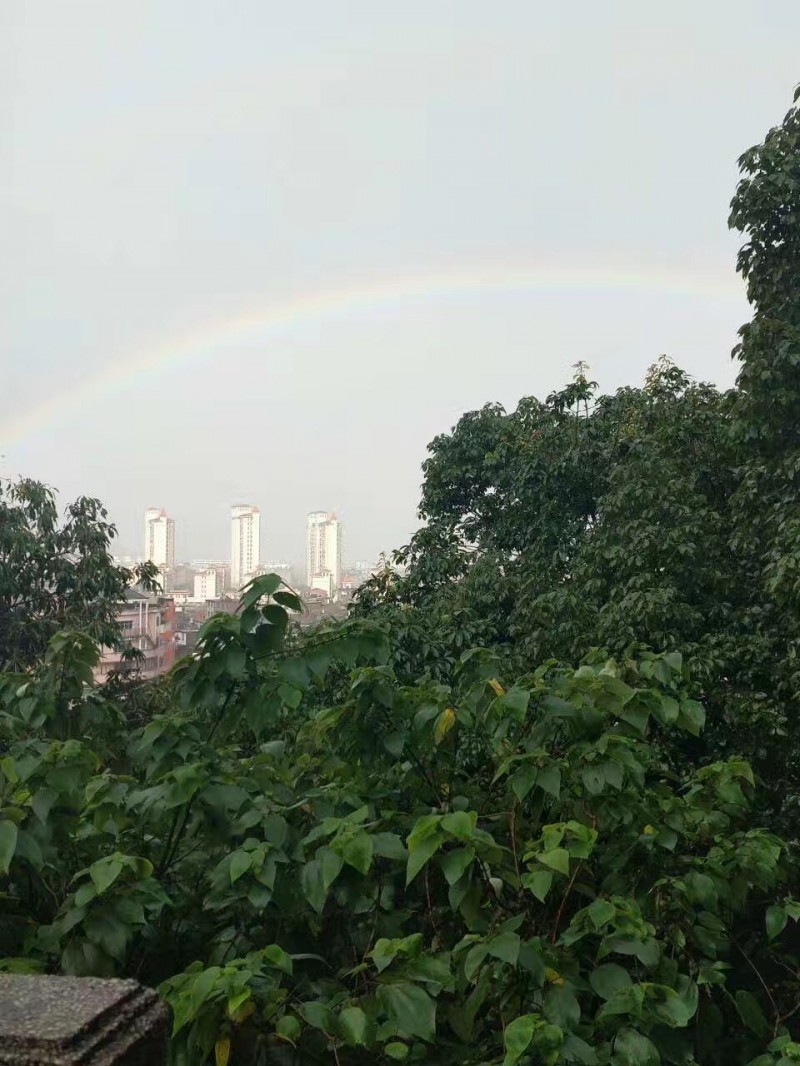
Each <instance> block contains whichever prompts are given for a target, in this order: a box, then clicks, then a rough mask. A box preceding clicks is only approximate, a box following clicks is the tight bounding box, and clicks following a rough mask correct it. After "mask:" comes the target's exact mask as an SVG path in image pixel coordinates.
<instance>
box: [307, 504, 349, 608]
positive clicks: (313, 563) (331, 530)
mask: <svg viewBox="0 0 800 1066" xmlns="http://www.w3.org/2000/svg"><path fill="white" fill-rule="evenodd" d="M341 576H342V524H341V522H340V521H339V519H338V518H337V517H336V515H335V514H329V513H328V512H327V511H311V512H310V514H309V515H308V520H307V523H306V584H307V585H308V587H309V588H313V587H314V583H315V582H314V579H315V578H316V579H320V578H325V577H330V583H329V584H330V585H332V586H333V588H332V591H333V592H335V591H336V589H337V588H338V587H339V582H340V580H341Z"/></svg>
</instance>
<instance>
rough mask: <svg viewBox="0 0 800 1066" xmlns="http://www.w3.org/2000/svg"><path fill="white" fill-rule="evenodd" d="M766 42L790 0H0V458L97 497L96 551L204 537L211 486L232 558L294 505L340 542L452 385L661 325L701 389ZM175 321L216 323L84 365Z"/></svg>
mask: <svg viewBox="0 0 800 1066" xmlns="http://www.w3.org/2000/svg"><path fill="white" fill-rule="evenodd" d="M799 41H800V4H798V3H797V0H758V2H752V3H750V2H748V3H744V2H740V0H694V2H691V3H689V2H680V0H679V2H673V3H671V4H669V5H666V4H663V3H660V2H655V0H644V2H642V0H631V2H610V0H606V2H604V3H598V2H596V0H583V2H580V0H573V2H572V3H570V4H552V3H542V2H539V0H517V2H515V0H481V2H478V0H452V2H451V0H403V2H402V3H400V2H391V3H390V2H388V0H360V2H356V0H316V2H310V0H305V2H304V0H296V2H294V3H292V4H286V3H279V2H272V0H236V2H231V0H218V2H216V0H136V2H135V3H134V2H133V0H126V2H123V0H97V2H87V0H70V2H69V3H65V2H64V0H0V99H1V100H2V104H1V105H0V106H2V109H3V113H2V120H1V122H0V126H1V128H2V140H0V194H1V196H2V201H1V203H0V234H1V235H2V236H0V241H1V242H2V257H0V262H1V263H2V281H1V283H0V323H2V326H1V327H0V368H2V389H0V419H1V420H2V424H0V452H3V453H5V455H6V458H5V459H4V460H3V467H4V473H6V474H8V473H11V474H13V473H20V474H25V475H30V476H35V477H38V478H42V479H44V480H46V481H48V482H50V483H51V484H53V485H55V486H56V487H58V488H59V490H60V492H61V496H62V499H63V500H65V501H66V500H67V499H69V498H71V497H73V496H75V495H77V494H79V493H88V494H92V495H97V496H100V497H101V498H102V499H103V500H104V501H105V502H106V503H107V505H108V507H109V509H110V511H111V513H112V516H113V518H114V519H115V520H116V521H117V523H118V525H119V528H120V533H121V537H120V544H121V547H122V548H123V549H127V550H138V549H139V547H140V544H139V540H140V536H141V534H140V525H141V518H142V515H143V512H144V509H145V508H146V507H147V506H161V507H165V508H167V510H168V511H169V512H170V513H171V514H172V515H173V516H174V517H175V519H176V520H177V523H178V529H177V543H178V553H179V555H181V556H182V557H192V556H201V555H212V554H224V553H225V552H226V551H227V547H228V528H229V523H228V507H229V505H230V504H231V503H233V502H237V501H240V500H246V501H248V502H254V503H257V504H259V506H260V507H261V509H262V543H263V549H262V555H263V556H264V557H265V558H271V559H275V558H287V557H288V558H289V559H292V560H297V559H299V558H300V557H301V556H302V537H303V527H304V516H305V513H306V511H308V510H312V509H318V508H329V509H332V510H334V509H335V510H337V511H338V512H339V514H340V516H341V517H342V519H343V521H344V523H345V530H346V556H347V557H348V558H349V559H355V558H362V557H368V558H371V557H373V556H375V555H376V553H377V552H378V551H380V550H382V549H388V548H391V547H393V546H396V545H397V544H399V543H401V542H403V540H404V539H405V538H406V537H407V536H408V534H409V533H410V532H411V531H412V530H413V528H414V527H415V516H414V512H415V508H416V504H417V500H418V487H419V482H420V470H419V465H420V462H421V460H422V459H423V458H424V454H425V445H426V444H427V442H428V441H429V440H430V439H431V438H432V437H433V436H434V435H435V434H437V433H439V432H442V431H444V430H446V429H448V428H449V427H450V426H451V425H452V424H453V422H454V421H455V420H456V418H457V417H458V415H459V414H460V413H461V412H462V411H464V410H467V409H470V408H473V407H476V406H479V405H481V404H482V403H484V402H487V401H489V400H500V401H502V402H503V403H505V404H507V405H509V406H511V405H514V404H515V403H516V401H517V400H518V399H519V397H520V396H522V395H528V394H531V393H534V394H546V393H547V392H549V391H550V390H552V389H553V388H555V387H557V386H559V385H560V384H561V383H563V382H564V381H565V380H566V379H567V378H568V377H569V375H570V373H571V370H570V367H571V364H573V363H574V362H575V361H576V360H578V359H586V360H588V361H589V363H590V364H591V366H592V370H593V374H594V376H595V377H597V378H598V379H599V381H600V383H601V385H602V386H603V387H604V388H607V389H611V388H615V387H617V386H618V385H620V384H624V383H630V382H636V381H639V380H640V379H641V377H642V375H643V373H644V371H645V368H646V367H647V365H648V364H649V363H650V362H652V361H653V359H654V358H655V357H657V356H658V355H659V354H660V353H661V352H664V351H666V352H668V353H670V354H671V355H673V356H674V357H675V358H676V359H677V361H678V362H679V363H681V364H682V365H683V366H685V367H686V368H687V369H688V370H689V371H691V372H692V373H694V374H695V375H697V376H699V377H703V378H705V379H710V380H713V381H716V382H717V383H719V384H730V383H731V382H732V380H733V376H734V370H733V367H732V366H731V363H730V359H729V353H730V349H731V347H732V345H733V344H734V342H735V331H736V329H737V328H738V326H739V325H740V324H741V322H742V321H744V320H745V319H746V317H747V309H746V305H745V304H744V301H743V298H742V296H741V287H740V284H739V281H738V279H737V278H736V276H735V275H734V255H735V249H736V246H737V240H736V238H735V237H733V236H732V235H730V234H728V232H727V229H726V217H727V208H728V201H729V200H730V196H731V194H732V192H733V188H734V184H735V181H736V165H735V161H736V158H737V156H738V155H739V154H740V153H741V152H742V151H743V150H744V149H746V148H747V147H749V146H750V145H751V144H753V143H755V142H756V141H758V140H760V139H761V138H762V136H763V134H764V133H765V132H766V130H767V128H768V127H769V126H770V125H772V124H774V123H775V122H777V121H779V120H780V118H781V117H782V115H783V113H784V111H785V110H786V109H787V108H788V106H789V104H790V101H791V92H792V89H793V86H794V84H795V83H796V82H797V81H798V80H800V64H799V63H798V42H799ZM548 270H553V271H555V272H556V273H557V274H558V277H559V278H562V279H564V280H563V282H560V283H559V287H558V289H556V290H554V289H550V290H548V289H543V288H541V287H530V288H528V289H527V290H526V289H520V288H519V287H514V286H510V287H509V288H508V290H504V288H503V282H502V279H503V278H504V277H505V276H506V275H509V276H512V275H514V273H515V272H516V273H517V274H518V273H519V272H520V271H538V272H545V273H546V272H547V271H548ZM575 271H577V272H581V271H582V272H583V275H581V276H583V277H584V278H585V275H586V273H587V272H588V273H589V274H591V275H593V276H594V275H600V274H602V275H604V276H605V277H606V278H607V279H610V283H608V282H607V284H606V285H605V286H604V287H602V288H600V287H597V286H593V285H591V284H586V282H585V280H584V282H583V283H580V284H578V283H577V282H575V283H570V281H569V275H570V274H571V272H575ZM484 274H487V275H490V276H491V278H492V279H494V280H493V282H492V284H491V285H490V286H488V287H486V288H485V289H484V290H481V289H480V288H478V289H476V288H475V287H473V288H472V289H469V288H467V289H465V290H464V291H459V287H458V285H455V286H452V285H451V286H449V287H448V286H447V285H445V284H433V285H432V286H431V290H430V291H429V292H427V293H424V292H417V293H416V294H413V293H412V294H411V295H409V293H408V291H407V289H408V284H409V283H410V282H413V279H415V278H418V277H420V276H423V275H425V276H436V277H438V276H453V275H457V276H458V277H475V276H479V275H484ZM631 275H634V276H635V277H637V278H638V279H639V280H638V281H636V282H635V283H633V284H632V283H631V282H630V276H631ZM615 277H621V278H622V280H621V281H616V282H615V281H614V280H613V279H614V278H615ZM376 284H379V285H380V286H381V288H382V291H383V293H384V297H383V298H382V299H381V300H380V301H372V302H371V301H369V300H366V299H361V300H360V301H358V300H356V301H351V303H350V304H349V305H347V306H344V307H343V309H342V310H341V311H340V312H339V313H337V314H332V315H331V314H327V315H322V316H320V315H316V316H314V315H310V314H309V315H307V316H299V317H298V316H295V318H294V319H293V321H292V322H290V323H288V324H284V325H283V327H282V328H281V329H278V330H274V329H273V330H270V329H267V328H266V327H259V326H256V327H255V328H251V329H250V330H248V331H244V332H240V333H236V332H235V331H234V332H228V333H226V332H225V330H224V328H221V327H223V326H224V324H225V323H226V322H228V321H235V320H238V319H241V318H242V317H243V316H247V317H249V318H250V319H256V320H257V319H259V317H260V316H261V317H263V316H264V315H266V314H267V313H268V312H269V311H270V309H271V308H275V307H278V308H280V307H282V306H284V305H286V303H287V301H293V300H297V299H298V298H300V299H308V302H309V306H311V305H314V301H315V300H317V299H318V297H321V296H324V294H326V293H336V292H339V291H344V290H353V289H359V288H363V287H369V286H371V285H376ZM403 284H405V285H406V291H405V295H402V294H401V295H400V296H398V297H397V298H392V297H391V293H392V292H393V290H394V288H395V286H396V287H397V288H398V290H399V289H401V288H402V285H403ZM681 288H682V289H683V290H684V291H682V292H681V291H676V289H681ZM332 299H333V302H334V303H335V297H334V298H332ZM315 306H316V305H315ZM188 335H192V336H195V337H200V338H203V337H206V336H211V337H216V338H220V337H221V338H222V339H221V340H215V341H214V343H212V344H205V345H204V344H203V343H198V344H197V346H196V347H197V352H196V354H195V353H193V352H192V351H189V352H184V353H183V354H184V357H183V358H182V359H181V360H179V361H173V362H169V361H168V362H167V363H166V364H164V365H163V366H162V369H161V370H160V371H154V370H153V369H147V370H146V372H143V373H142V374H140V375H139V376H138V377H137V376H136V375H131V374H130V372H128V376H127V377H126V379H125V381H124V382H123V383H122V384H121V385H118V387H116V388H115V389H112V390H111V391H109V392H108V394H107V395H106V396H103V395H102V389H100V390H98V388H97V387H94V388H93V387H92V381H94V380H95V379H97V378H98V376H100V378H101V380H104V379H103V375H106V377H108V375H109V373H116V367H117V364H119V366H125V367H128V368H130V367H131V366H135V365H136V362H137V359H138V358H139V356H140V354H141V360H142V364H143V365H145V366H147V365H148V364H147V360H148V357H149V355H150V354H151V353H152V352H154V351H156V350H164V351H167V352H169V351H170V350H171V349H172V348H173V347H175V346H177V345H178V344H179V342H180V341H181V339H182V338H186V337H187V336H188ZM84 386H85V397H86V398H85V399H84V400H83V402H81V403H78V402H76V401H75V395H74V393H75V389H76V387H78V389H79V392H80V395H84V392H83V390H84ZM71 390H72V391H71ZM70 396H72V399H69V397H70ZM62 397H64V398H65V401H64V403H63V404H61V398H62ZM48 401H50V403H49V405H48ZM67 401H69V402H67ZM43 403H44V404H45V407H44V408H43V409H42V410H41V411H39V409H40V408H41V407H42V404H43ZM37 411H38V413H37ZM3 427H5V429H4V428H3ZM20 427H22V428H20Z"/></svg>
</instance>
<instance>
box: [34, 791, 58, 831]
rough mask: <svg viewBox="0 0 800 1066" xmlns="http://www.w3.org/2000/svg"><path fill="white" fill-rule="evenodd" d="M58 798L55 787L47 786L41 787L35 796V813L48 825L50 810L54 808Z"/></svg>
mask: <svg viewBox="0 0 800 1066" xmlns="http://www.w3.org/2000/svg"><path fill="white" fill-rule="evenodd" d="M57 799H58V793H57V792H56V791H55V789H52V788H47V787H45V788H40V789H39V791H38V792H37V793H36V795H35V796H34V797H33V802H32V803H31V807H32V808H33V813H34V814H35V815H36V817H37V818H38V819H39V821H40V822H41V823H42V825H46V823H47V819H48V816H49V814H50V811H51V810H52V807H53V804H54V803H55V801H56V800H57Z"/></svg>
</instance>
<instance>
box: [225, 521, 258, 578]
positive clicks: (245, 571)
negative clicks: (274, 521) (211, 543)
mask: <svg viewBox="0 0 800 1066" xmlns="http://www.w3.org/2000/svg"><path fill="white" fill-rule="evenodd" d="M260 559H261V513H260V511H259V510H258V508H257V507H254V506H253V505H252V504H250V503H240V504H237V505H236V506H235V507H231V588H233V589H234V590H235V591H237V592H238V590H239V589H240V588H241V587H242V585H244V584H245V583H246V582H247V580H248V578H249V577H250V575H251V574H252V573H253V571H254V570H255V569H256V567H257V566H258V564H259V561H260Z"/></svg>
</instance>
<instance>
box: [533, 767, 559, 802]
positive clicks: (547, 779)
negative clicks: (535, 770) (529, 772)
mask: <svg viewBox="0 0 800 1066" xmlns="http://www.w3.org/2000/svg"><path fill="white" fill-rule="evenodd" d="M536 787H537V788H540V789H541V790H542V792H547V793H548V795H550V796H553V797H554V798H555V799H558V797H559V796H560V795H561V771H560V770H559V768H558V767H557V766H545V767H543V768H542V769H541V770H539V774H538V776H537V778H536Z"/></svg>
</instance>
